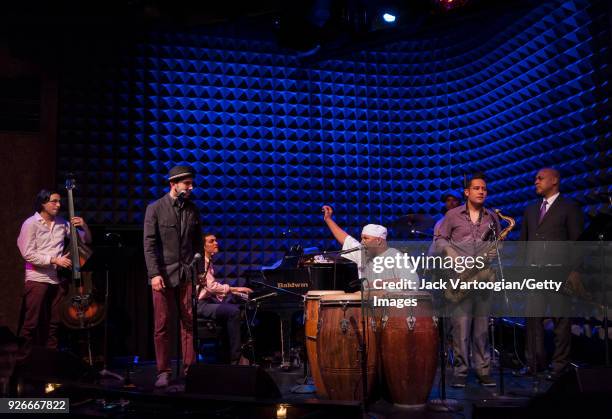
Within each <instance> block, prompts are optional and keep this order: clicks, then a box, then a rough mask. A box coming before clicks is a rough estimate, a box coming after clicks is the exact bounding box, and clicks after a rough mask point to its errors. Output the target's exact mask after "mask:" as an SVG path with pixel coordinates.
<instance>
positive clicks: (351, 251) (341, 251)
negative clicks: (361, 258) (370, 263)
mask: <svg viewBox="0 0 612 419" xmlns="http://www.w3.org/2000/svg"><path fill="white" fill-rule="evenodd" d="M363 248H364V247H363V246H362V245H359V246H355V247H353V248H351V249H346V250H330V251H328V250H324V251H323V252H322V253H321V254H322V255H344V254H347V253H353V252H356V251H358V250H361V249H363Z"/></svg>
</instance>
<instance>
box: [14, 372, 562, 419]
mask: <svg viewBox="0 0 612 419" xmlns="http://www.w3.org/2000/svg"><path fill="white" fill-rule="evenodd" d="M112 370H113V372H115V373H117V374H119V375H121V376H124V377H125V376H126V371H127V369H126V368H125V367H123V366H118V367H114V368H112ZM130 370H131V371H130V374H129V377H130V382H131V384H130V385H125V384H124V382H123V381H120V380H117V379H115V378H109V377H102V378H100V379H98V380H97V381H94V382H89V383H83V382H82V381H70V380H61V379H52V378H49V380H48V382H58V383H61V384H62V385H61V386H60V387H59V388H57V389H56V390H54V391H53V392H51V393H48V394H46V397H69V398H70V412H71V415H76V416H80V417H113V418H114V417H117V418H124V417H125V418H130V417H221V418H277V417H283V415H282V411H283V408H284V409H286V410H285V412H286V416H284V417H287V418H328V417H333V418H344V417H346V418H352V417H360V416H361V415H362V412H361V406H360V404H359V403H356V402H335V401H324V400H318V399H317V398H316V395H314V394H296V393H293V392H292V391H291V390H292V388H294V387H295V386H296V385H297V384H300V383H301V382H302V381H303V380H302V377H303V371H302V370H301V369H300V370H294V371H290V372H285V371H282V370H280V369H279V368H269V369H267V370H266V372H267V373H268V374H269V375H270V377H272V379H273V381H274V382H275V383H276V385H277V386H278V388H279V390H280V392H281V397H280V398H272V399H270V398H255V397H237V396H232V395H229V394H224V395H206V394H195V393H187V392H185V379H184V378H182V377H181V378H178V379H174V380H173V381H172V382H171V385H170V386H169V387H168V388H167V389H163V390H160V389H155V388H154V386H153V383H154V381H155V365H154V364H153V363H144V364H142V363H141V364H134V365H133V366H132V367H131V368H130ZM493 376H494V378H495V379H496V380H497V381H498V382H499V375H498V374H494V375H493ZM504 378H505V380H504V383H505V396H500V391H499V385H498V386H497V387H488V388H486V387H482V386H480V385H479V384H478V383H477V382H476V379H475V378H474V377H470V380H469V381H468V384H467V387H466V388H465V389H454V388H450V387H448V388H447V397H448V398H449V399H454V400H455V401H456V405H457V407H458V408H459V410H457V411H455V412H436V411H433V410H430V409H428V408H412V409H406V408H400V407H397V406H394V405H393V404H391V403H389V402H387V401H385V400H383V399H379V400H377V401H375V402H373V403H372V404H371V405H370V406H369V408H368V416H369V417H372V418H397V419H400V418H440V419H442V418H471V417H475V418H477V417H481V418H483V417H496V418H500V417H521V418H524V417H527V416H526V412H530V405H531V404H533V402H534V400H536V401H537V400H538V399H539V398H542V397H545V395H546V394H547V392H548V391H549V388H550V386H551V383H550V382H548V381H546V380H544V379H543V378H542V379H538V380H535V379H533V378H527V377H515V376H513V375H512V374H511V372H510V371H509V370H506V372H505V374H504ZM219 379H220V378H219V377H216V376H211V377H210V380H213V383H215V382H217V380H219ZM42 381H45V380H42ZM42 381H40V382H39V383H37V384H34V382H33V381H31V380H22V381H21V383H20V386H19V391H20V392H21V393H20V395H19V396H20V397H28V396H30V395H31V396H36V395H41V394H44V392H43V388H44V387H45V386H44V385H42V384H43V383H42ZM438 385H439V372H438V374H437V376H436V379H435V382H434V388H433V389H432V392H431V395H430V399H437V398H439V387H438ZM47 388H48V386H47ZM545 403H553V401H549V402H545Z"/></svg>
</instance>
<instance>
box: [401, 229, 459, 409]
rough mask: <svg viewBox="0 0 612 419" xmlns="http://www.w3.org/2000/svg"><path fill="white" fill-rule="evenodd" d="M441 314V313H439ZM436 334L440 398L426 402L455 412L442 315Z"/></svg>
mask: <svg viewBox="0 0 612 419" xmlns="http://www.w3.org/2000/svg"><path fill="white" fill-rule="evenodd" d="M410 234H413V235H415V236H420V237H425V238H428V239H435V236H434V235H433V234H427V233H424V232H422V231H419V230H415V229H411V230H410ZM440 314H443V313H440ZM438 327H439V329H438V336H439V339H440V344H439V346H438V348H439V349H438V353H439V357H440V398H439V399H432V400H429V401H428V402H427V408H428V409H430V410H433V411H434V412H456V411H459V410H460V409H461V406H460V405H459V402H458V401H457V400H455V399H447V398H446V362H447V359H446V358H447V353H446V333H445V327H444V316H442V315H441V316H440V317H439V318H438Z"/></svg>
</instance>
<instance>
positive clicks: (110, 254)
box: [81, 243, 124, 380]
mask: <svg viewBox="0 0 612 419" xmlns="http://www.w3.org/2000/svg"><path fill="white" fill-rule="evenodd" d="M120 248H121V243H117V245H116V246H97V247H96V248H95V251H94V252H93V254H92V255H91V257H90V258H89V259H87V262H85V264H84V265H83V266H81V272H101V271H103V272H104V280H105V291H104V310H105V313H104V338H103V343H102V345H103V348H102V351H103V355H102V362H103V363H102V371H99V374H100V375H101V376H102V377H111V378H114V379H117V380H123V379H124V378H123V377H122V376H120V375H119V374H116V373H114V372H112V371H109V370H108V369H107V367H108V300H109V296H110V278H109V277H110V270H111V263H112V262H110V261H114V260H117V257H118V256H119V253H120V252H119V249H120ZM114 265H115V266H116V265H117V264H114ZM87 339H88V341H89V342H88V343H89V344H91V339H90V335H89V331H88V334H87Z"/></svg>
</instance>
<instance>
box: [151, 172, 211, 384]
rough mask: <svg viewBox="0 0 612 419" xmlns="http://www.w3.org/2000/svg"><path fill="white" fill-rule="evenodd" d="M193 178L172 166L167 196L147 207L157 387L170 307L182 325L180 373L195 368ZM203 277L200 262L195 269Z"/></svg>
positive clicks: (163, 378)
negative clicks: (174, 306) (191, 276)
mask: <svg viewBox="0 0 612 419" xmlns="http://www.w3.org/2000/svg"><path fill="white" fill-rule="evenodd" d="M194 177H195V173H194V171H193V169H192V168H191V167H189V166H175V167H173V168H172V169H170V172H169V173H168V179H167V180H168V183H169V191H168V193H167V194H166V195H164V196H163V197H162V198H160V199H158V200H157V201H155V202H153V203H151V204H149V206H147V211H146V214H145V219H144V254H145V262H146V265H147V273H148V278H149V283H150V284H151V288H152V294H153V315H154V322H153V323H154V326H153V327H154V344H155V357H156V361H157V380H156V382H155V386H156V387H166V386H168V383H169V381H170V376H171V371H172V370H171V368H170V342H169V337H168V325H169V322H170V305H171V304H177V306H178V310H177V311H178V313H179V316H180V320H181V345H182V351H183V368H184V372H185V373H186V372H187V370H188V369H189V367H190V366H191V365H193V364H194V363H195V356H196V354H195V352H194V349H193V320H192V311H191V280H190V269H191V265H192V262H193V260H194V255H195V254H196V253H197V252H200V251H201V249H202V247H203V242H202V232H201V225H200V212H199V211H198V208H197V207H196V205H195V204H194V203H193V202H191V201H190V200H189V197H190V195H191V191H192V190H193V187H194ZM194 269H197V271H198V273H202V272H203V267H202V264H201V262H198V263H196V264H195V267H194Z"/></svg>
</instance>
